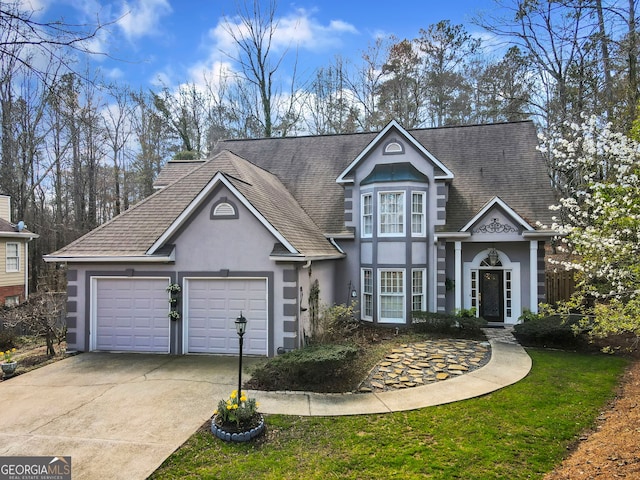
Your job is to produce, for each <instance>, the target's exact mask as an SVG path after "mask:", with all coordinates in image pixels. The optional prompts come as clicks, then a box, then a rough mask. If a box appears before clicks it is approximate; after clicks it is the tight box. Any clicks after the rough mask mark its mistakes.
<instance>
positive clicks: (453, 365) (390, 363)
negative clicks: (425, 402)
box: [359, 339, 491, 393]
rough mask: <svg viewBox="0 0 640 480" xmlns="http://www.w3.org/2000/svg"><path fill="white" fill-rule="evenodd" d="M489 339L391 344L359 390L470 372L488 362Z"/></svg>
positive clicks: (414, 383) (383, 388)
mask: <svg viewBox="0 0 640 480" xmlns="http://www.w3.org/2000/svg"><path fill="white" fill-rule="evenodd" d="M490 357H491V348H490V346H489V342H479V341H477V340H459V339H438V340H425V341H422V342H419V343H414V344H406V345H401V346H400V347H399V348H394V349H393V350H391V352H389V353H388V354H387V355H386V356H385V358H384V359H383V360H382V361H381V362H380V363H378V364H377V365H376V366H375V367H374V368H373V369H372V370H371V373H370V374H369V376H368V377H367V379H366V380H365V381H364V382H363V383H362V384H361V385H360V389H359V391H360V392H361V393H370V392H384V391H387V390H394V389H403V388H411V387H417V386H419V385H425V384H429V383H433V382H439V381H443V380H446V379H448V378H450V377H455V376H458V375H463V374H465V373H467V372H471V371H473V370H476V369H478V368H480V367H483V366H484V365H486V364H487V362H489V359H490Z"/></svg>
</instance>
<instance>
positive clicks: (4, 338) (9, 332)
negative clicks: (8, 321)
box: [0, 327, 16, 350]
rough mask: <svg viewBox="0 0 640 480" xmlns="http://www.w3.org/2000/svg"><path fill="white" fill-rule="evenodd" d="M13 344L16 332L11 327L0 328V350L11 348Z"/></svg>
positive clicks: (14, 344) (14, 343)
mask: <svg viewBox="0 0 640 480" xmlns="http://www.w3.org/2000/svg"><path fill="white" fill-rule="evenodd" d="M0 328H2V327H0ZM15 346H16V333H15V331H14V330H13V328H3V329H2V330H0V350H6V349H7V348H13V347H15Z"/></svg>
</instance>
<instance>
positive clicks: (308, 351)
mask: <svg viewBox="0 0 640 480" xmlns="http://www.w3.org/2000/svg"><path fill="white" fill-rule="evenodd" d="M357 354H358V349H357V348H356V347H355V346H353V345H335V344H333V345H314V346H311V347H305V348H301V349H299V350H293V351H291V352H288V353H285V354H283V355H280V356H277V357H274V358H271V359H269V361H268V362H267V363H266V364H265V365H263V366H261V367H258V368H256V370H255V371H254V372H253V373H252V379H251V384H252V385H256V386H259V387H260V388H262V389H265V390H283V389H290V390H303V389H305V387H306V386H308V385H314V386H316V385H320V384H322V383H334V381H335V379H336V378H340V377H342V376H348V375H349V369H350V366H351V365H352V363H353V360H354V359H355V358H356V356H357Z"/></svg>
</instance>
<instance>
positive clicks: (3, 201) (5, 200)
mask: <svg viewBox="0 0 640 480" xmlns="http://www.w3.org/2000/svg"><path fill="white" fill-rule="evenodd" d="M0 218H2V219H3V220H6V221H7V222H11V197H9V196H8V195H0Z"/></svg>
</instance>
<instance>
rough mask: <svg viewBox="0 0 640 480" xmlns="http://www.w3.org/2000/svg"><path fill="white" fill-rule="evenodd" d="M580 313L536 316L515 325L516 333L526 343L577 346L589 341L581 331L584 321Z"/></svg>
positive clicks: (520, 340) (565, 346) (561, 346)
mask: <svg viewBox="0 0 640 480" xmlns="http://www.w3.org/2000/svg"><path fill="white" fill-rule="evenodd" d="M581 320H582V317H581V316H580V315H566V316H564V315H562V316H561V315H549V316H544V317H539V318H535V317H534V316H533V315H531V316H528V321H524V322H523V323H519V324H517V325H516V326H515V327H514V334H515V336H516V338H517V339H518V341H519V342H520V343H522V344H524V345H531V346H540V347H559V348H577V347H583V346H585V344H586V343H588V342H587V341H586V339H585V337H584V335H582V333H581V331H582V330H581V328H583V326H584V323H583V322H582V321H581Z"/></svg>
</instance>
